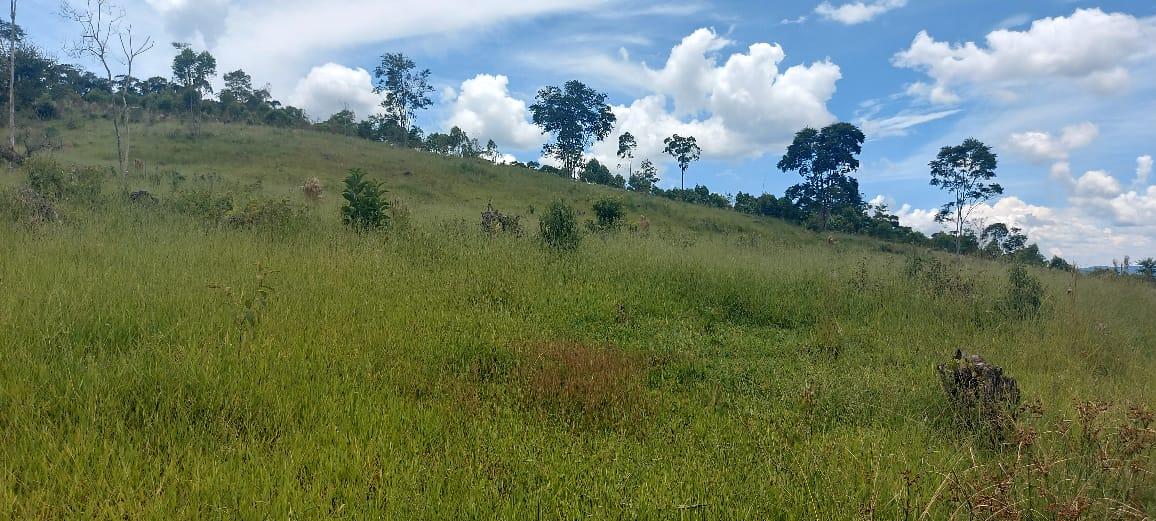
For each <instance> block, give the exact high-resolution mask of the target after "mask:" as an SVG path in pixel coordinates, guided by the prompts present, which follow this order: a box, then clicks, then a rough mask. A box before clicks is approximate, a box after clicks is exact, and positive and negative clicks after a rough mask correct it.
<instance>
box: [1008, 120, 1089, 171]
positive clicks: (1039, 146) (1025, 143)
mask: <svg viewBox="0 0 1156 521" xmlns="http://www.w3.org/2000/svg"><path fill="white" fill-rule="evenodd" d="M1099 135H1100V128H1099V127H1097V126H1096V125H1095V124H1092V123H1087V122H1085V123H1080V124H1078V125H1071V126H1068V127H1064V128H1063V130H1061V131H1060V135H1059V136H1052V135H1051V134H1049V133H1047V132H1041V131H1030V132H1018V133H1015V134H1012V135H1011V136H1010V137H1009V138H1008V146H1009V147H1010V148H1011V149H1012V151H1014V152H1016V153H1018V154H1020V155H1022V156H1024V157H1026V158H1027V159H1028V160H1030V161H1033V162H1036V163H1045V162H1048V161H1060V162H1062V161H1067V160H1068V157H1069V155H1070V154H1071V152H1072V151H1073V150H1076V149H1080V148H1083V147H1086V146H1088V145H1090V144H1092V142H1093V141H1095V140H1096V138H1097V137H1099Z"/></svg>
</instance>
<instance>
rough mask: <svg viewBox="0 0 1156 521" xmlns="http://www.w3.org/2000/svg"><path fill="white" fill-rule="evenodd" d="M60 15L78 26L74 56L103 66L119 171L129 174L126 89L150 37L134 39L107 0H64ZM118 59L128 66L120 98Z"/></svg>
mask: <svg viewBox="0 0 1156 521" xmlns="http://www.w3.org/2000/svg"><path fill="white" fill-rule="evenodd" d="M61 15H62V16H64V17H65V18H67V19H69V20H71V21H73V22H74V23H76V24H77V25H79V26H80V41H78V42H76V43H75V44H74V45H73V47H72V53H73V54H74V55H75V56H77V57H87V58H90V59H92V60H95V61H96V62H97V63H98V64H100V66H101V68H103V69H104V73H105V79H106V80H107V81H108V91H109V92H108V93H109V95H110V96H111V99H112V100H113V101H112V103H110V105H109V109H110V112H113V114H112V116H113V117H112V127H113V131H114V132H115V133H116V158H117V163H118V164H119V166H120V172H121V175H124V176H128V153H129V149H128V135H129V125H130V120H131V118H130V117H129V110H130V108H129V105H128V89H129V87H130V86H131V84H132V64H133V62H134V61H135V60H136V58H138V57H139V56H140V55H142V54H144V53H146V52H148V51H149V50H150V49H152V47H153V42H152V39H151V38H148V37H145V39H144V41H143V42H140V43H138V42H136V41H134V36H133V31H132V26H128V27H122V26H121V21H122V20H123V19H124V16H125V15H124V13H123V12H118V11H117V10H116V7H115V5H114V4H113V3H112V2H110V1H109V0H86V1H85V5H84V7H74V6H72V5H71V4H69V3H68V2H64V4H63V5H62V7H61ZM114 36H115V37H116V38H117V41H118V42H119V43H120V55H118V54H117V49H116V48H115V47H114V46H113V45H114V44H113V41H112V39H113V37H114ZM117 61H120V62H121V63H123V64H124V65H125V67H127V71H126V74H125V75H124V76H125V79H124V82H123V84H122V85H121V91H120V97H119V98H120V99H119V100H117V96H116V94H117V92H116V77H117V75H116V74H113V66H114V63H115V62H117ZM117 101H119V102H120V106H119V107H117V106H116V104H117Z"/></svg>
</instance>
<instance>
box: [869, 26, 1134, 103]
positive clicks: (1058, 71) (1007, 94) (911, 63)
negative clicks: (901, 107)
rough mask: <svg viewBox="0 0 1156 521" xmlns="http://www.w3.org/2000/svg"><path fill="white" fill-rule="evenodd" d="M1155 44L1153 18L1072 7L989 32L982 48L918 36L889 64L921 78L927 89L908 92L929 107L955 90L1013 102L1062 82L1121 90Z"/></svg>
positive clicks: (950, 98)
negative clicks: (1024, 25)
mask: <svg viewBox="0 0 1156 521" xmlns="http://www.w3.org/2000/svg"><path fill="white" fill-rule="evenodd" d="M1154 42H1156V27H1154V23H1153V20H1152V19H1139V18H1136V17H1134V16H1131V15H1128V14H1123V13H1105V12H1103V11H1101V10H1100V9H1078V10H1076V11H1075V12H1074V13H1073V14H1072V15H1071V16H1068V17H1062V16H1061V17H1056V18H1043V19H1040V20H1036V21H1034V22H1032V24H1031V26H1030V27H1029V28H1028V29H1026V30H1024V31H1015V30H1009V29H998V30H995V31H992V32H991V33H989V34H988V35H987V37H986V40H985V43H986V46H981V45H979V44H976V43H975V42H966V43H962V44H950V43H947V42H940V41H936V40H935V39H934V38H933V37H931V35H929V34H928V33H927V32H926V31H921V32H920V33H919V34H918V35H916V37H915V39H914V41H913V42H912V43H911V46H910V47H909V48H908V49H906V50H904V51H901V52H899V53H898V54H896V55H895V56H894V58H893V59H892V61H893V63H894V64H895V65H896V66H897V67H906V68H912V69H917V70H921V71H924V72H926V73H927V75H928V76H929V77H930V78H931V79H932V80H933V83H931V84H928V83H922V82H921V83H917V84H915V85H914V86H912V87H911V88H910V89H909V93H911V94H917V95H922V96H924V97H926V98H928V99H930V100H931V101H932V102H934V103H954V102H957V101H959V100H960V99H961V97H962V95H961V94H960V92H961V91H970V90H975V91H979V92H983V93H986V94H988V95H989V96H995V97H1002V98H1004V99H1015V98H1017V97H1018V95H1017V92H1018V91H1019V90H1021V89H1022V88H1023V87H1024V84H1025V83H1030V82H1035V81H1047V80H1062V79H1068V80H1076V82H1078V83H1082V84H1083V85H1085V86H1087V87H1090V88H1093V89H1095V90H1096V91H1098V92H1120V91H1122V90H1123V89H1125V88H1126V87H1127V86H1128V84H1129V81H1130V77H1131V74H1130V73H1129V71H1128V69H1127V67H1126V66H1127V65H1129V64H1130V63H1131V62H1132V61H1133V60H1135V59H1138V58H1141V57H1145V56H1151V55H1152V54H1153V53H1156V43H1154ZM965 94H971V93H970V92H965Z"/></svg>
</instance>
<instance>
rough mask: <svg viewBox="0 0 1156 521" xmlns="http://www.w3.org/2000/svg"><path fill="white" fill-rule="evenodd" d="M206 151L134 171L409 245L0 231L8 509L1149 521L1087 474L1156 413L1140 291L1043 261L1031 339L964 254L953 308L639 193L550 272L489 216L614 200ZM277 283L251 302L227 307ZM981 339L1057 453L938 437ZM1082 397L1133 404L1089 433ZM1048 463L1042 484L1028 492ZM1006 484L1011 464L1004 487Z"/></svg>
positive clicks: (186, 219) (892, 264)
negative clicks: (385, 199)
mask: <svg viewBox="0 0 1156 521" xmlns="http://www.w3.org/2000/svg"><path fill="white" fill-rule="evenodd" d="M208 132H209V133H210V135H211V136H212V137H211V138H208V140H207V141H203V142H196V143H187V144H186V143H184V142H182V140H181V139H180V138H174V137H172V133H169V132H166V131H165V130H164V129H163V128H160V127H158V128H155V129H152V130H150V131H146V132H144V133H142V134H144V135H143V136H142V138H140V139H139V142H140V143H141V147H140V148H141V149H142V150H146V151H149V152H147V153H149V154H153V156H150V157H148V158H147V160H146V163H147V164H149V165H150V167H149V168H158V169H160V170H161V171H163V170H164V169H167V168H175V169H180V170H181V171H183V172H185V173H187V174H190V175H193V174H196V173H198V172H208V171H217V169H219V173H220V174H221V175H222V177H223V178H225V179H226V180H228V181H230V182H233V183H235V184H236V186H248V185H249V184H251V183H252V182H253V181H254V180H255V179H257V178H258V176H262V177H261V179H262V186H261V188H260V189H259V192H260V193H262V194H266V195H270V196H273V197H297V198H298V199H299V200H301V201H304V196H303V195H301V194H300V193H299V192H298V193H296V194H293V193H292V192H291V190H293V189H294V187H299V186H300V185H301V183H302V182H303V181H304V180H305V179H307V178H309V177H313V176H317V177H318V178H320V179H321V180H322V182H323V183H324V184H325V185H326V186H337V185H338V182H337V179H338V177H339V176H340V175H341V174H342V172H343V171H344V170H345V169H346V168H349V167H353V166H360V167H362V168H365V169H366V170H367V171H370V172H371V173H374V174H377V173H380V175H381V177H382V178H384V179H386V182H387V187H388V188H389V189H390V190H391V192H392V193H393V194H395V195H396V196H397V197H398V198H399V199H400V200H401V201H403V202H404V203H405V204H406V205H407V206H409V207H410V208H412V213H413V216H414V219H413V223H412V225H411V226H409V227H408V228H407V229H405V230H397V229H394V230H392V231H386V232H384V233H373V234H357V233H352V232H350V231H347V230H345V229H343V227H342V226H341V225H340V223H339V219H338V212H337V208H336V205H337V201H335V199H337V198H334V197H328V198H324V199H322V201H321V202H320V203H319V204H317V205H315V206H310V207H308V209H307V210H305V212H306V214H305V216H304V218H303V222H302V223H300V224H299V225H296V226H293V227H290V228H287V229H284V230H273V231H270V230H268V229H262V228H236V227H228V226H219V225H213V224H207V222H206V221H205V219H203V218H201V217H198V216H195V215H189V214H185V213H178V212H173V211H170V210H168V209H167V207H166V206H165V205H164V204H161V205H158V206H156V207H140V206H134V205H131V204H129V203H127V202H121V198H120V197H119V196H117V195H116V194H110V195H109V202H106V203H104V204H102V205H99V206H96V207H92V206H76V207H69V208H65V209H64V212H63V214H64V222H63V223H61V224H56V225H47V226H40V227H37V228H35V229H32V228H29V227H27V226H23V225H18V224H13V223H9V222H3V223H0V245H2V246H0V247H2V249H3V255H0V289H2V291H0V332H3V334H0V484H2V486H0V516H2V517H17V518H113V517H125V516H127V517H134V518H135V517H154V518H166V519H171V518H185V519H193V518H246V519H248V518H270V517H271V518H290V517H292V518H324V517H347V518H358V519H361V518H396V519H444V518H511V519H513V518H531V517H534V518H538V517H541V518H547V519H570V518H578V517H594V518H614V519H618V518H645V519H671V518H687V519H702V518H708V519H720V518H721V519H767V518H788V519H792V518H793V519H819V518H822V519H845V518H851V517H866V518H879V519H896V518H906V519H916V518H919V517H920V516H921V514H926V517H927V518H934V519H942V518H950V517H954V518H957V519H965V518H968V516H974V517H978V518H987V517H989V516H992V515H995V516H997V517H998V516H999V515H1010V513H1011V512H1012V510H1010V509H1008V508H1004V509H1003V510H1001V511H1000V512H998V513H994V514H993V510H984V508H983V507H982V505H981V503H983V498H988V496H991V497H995V496H994V495H993V494H990V492H992V490H996V491H1003V493H1004V495H1003V496H1000V497H998V498H996V499H999V500H1001V501H1004V503H1007V504H1011V505H1012V506H1015V507H1016V508H1018V510H1017V511H1018V512H1020V513H1021V514H1023V515H1025V516H1026V517H1049V516H1050V517H1058V516H1059V515H1060V514H1059V513H1058V512H1059V511H1060V508H1061V507H1065V506H1072V505H1075V506H1076V507H1079V506H1080V504H1081V503H1080V502H1082V501H1087V502H1088V503H1089V506H1087V509H1086V511H1085V512H1084V515H1088V516H1092V517H1093V518H1113V517H1120V518H1126V514H1128V515H1130V514H1133V513H1135V512H1147V515H1149V516H1151V515H1152V513H1153V511H1156V487H1153V486H1152V485H1153V481H1152V478H1151V472H1153V471H1156V467H1154V466H1153V463H1152V459H1151V449H1147V450H1146V451H1140V452H1138V453H1137V454H1138V456H1135V457H1133V459H1131V460H1128V461H1129V466H1128V468H1130V469H1131V468H1132V467H1136V466H1138V467H1137V468H1135V469H1132V470H1130V471H1128V472H1127V473H1125V472H1123V471H1122V470H1121V471H1119V472H1116V471H1113V470H1111V469H1109V470H1105V467H1106V465H1104V464H1103V463H1104V458H1099V456H1098V455H1099V454H1105V455H1106V456H1105V458H1107V459H1110V460H1112V461H1123V459H1124V456H1123V449H1122V448H1121V446H1118V445H1115V444H1114V443H1116V442H1117V441H1119V440H1121V439H1122V438H1121V436H1122V435H1123V434H1126V433H1128V432H1131V431H1128V430H1126V427H1128V426H1134V424H1133V423H1129V422H1130V421H1131V420H1128V419H1126V418H1125V415H1126V410H1127V408H1128V406H1129V405H1132V406H1136V407H1140V406H1144V405H1147V406H1149V407H1150V406H1151V405H1152V404H1153V403H1156V388H1154V387H1153V381H1154V380H1153V378H1152V374H1156V359H1154V357H1156V354H1154V352H1153V351H1154V350H1153V346H1154V345H1156V324H1154V323H1153V321H1152V320H1151V309H1153V308H1154V306H1156V292H1153V290H1152V288H1150V287H1146V286H1141V285H1136V284H1129V283H1125V282H1116V281H1091V280H1089V281H1083V280H1082V281H1080V284H1079V286H1078V287H1077V288H1076V291H1075V292H1073V293H1072V294H1070V295H1069V294H1068V292H1067V291H1066V290H1067V288H1068V287H1069V286H1070V285H1071V281H1070V278H1069V277H1067V276H1064V275H1061V274H1055V273H1043V272H1032V274H1033V276H1036V277H1039V278H1040V279H1041V280H1042V284H1043V287H1044V289H1045V297H1044V301H1043V305H1042V307H1041V310H1040V312H1039V313H1038V314H1035V315H1031V316H1022V317H1021V316H1013V315H1010V314H1008V313H1006V312H1005V311H1004V308H1003V307H1002V302H1003V301H1004V299H1005V298H1006V295H1007V269H1006V266H1003V265H999V264H992V263H983V262H978V261H966V262H965V263H964V264H963V265H962V267H961V268H957V267H956V266H957V265H956V264H954V263H948V266H950V271H949V273H947V274H946V275H944V276H947V277H954V278H955V279H953V280H963V281H966V282H968V284H962V285H960V286H961V287H966V289H962V290H958V291H957V290H944V289H943V288H942V287H939V286H937V285H935V284H929V283H928V281H927V280H926V279H924V278H920V277H911V276H909V275H908V271H907V270H906V269H905V267H906V265H907V263H908V261H907V260H906V259H905V257H904V256H903V255H894V254H888V253H884V252H883V251H881V248H880V247H879V245H878V244H876V243H873V242H866V241H863V242H860V241H854V240H845V241H841V242H840V243H839V244H837V245H829V244H827V243H826V242H825V241H820V240H817V239H816V238H814V237H811V236H810V235H808V234H806V233H804V232H801V231H799V230H797V229H795V228H791V227H787V226H785V225H782V224H779V223H774V222H762V221H755V220H752V219H749V218H747V217H744V216H738V215H734V214H732V213H724V212H719V211H714V210H708V209H702V208H695V207H689V206H685V205H678V204H674V203H669V202H665V201H653V200H650V199H646V198H639V197H635V196H633V195H624V197H626V199H625V201H626V205H627V208H628V211H629V213H630V214H631V215H630V217H631V218H634V217H636V216H637V215H639V214H645V215H646V216H647V218H648V219H649V220H651V221H652V222H654V223H655V225H656V226H655V229H653V230H652V231H650V232H648V233H642V232H630V231H620V232H617V233H607V234H600V235H593V236H589V237H587V239H586V240H584V241H582V243H581V245H580V246H579V247H578V249H577V250H575V251H573V252H568V253H562V254H559V253H554V252H551V251H548V250H547V249H544V248H543V247H542V246H541V245H540V243H539V241H538V240H537V239H536V237H521V238H519V237H516V236H513V235H493V236H491V235H489V234H486V233H484V232H483V231H482V230H481V227H480V224H479V215H480V213H481V211H482V210H484V208H485V206H486V203H487V202H488V201H489V200H493V201H494V204H495V206H498V207H501V208H503V209H507V208H524V209H526V212H525V215H526V216H527V218H528V219H532V220H536V215H537V211H540V209H542V208H545V207H546V206H547V204H548V203H549V202H550V201H552V200H554V199H556V198H559V197H561V198H563V199H565V200H567V202H569V203H570V204H572V205H574V206H575V207H579V208H589V202H590V201H593V200H595V199H597V198H599V197H601V196H602V195H603V193H604V192H603V191H602V190H601V189H598V188H593V187H585V186H578V185H575V184H571V183H568V182H565V181H562V180H556V179H552V178H548V177H546V176H539V175H536V174H528V173H523V172H519V171H515V170H512V169H505V168H501V167H483V166H472V164H471V165H468V166H469V168H465V167H462V166H461V164H460V162H457V161H455V160H441V159H435V158H428V157H424V156H418V155H413V154H411V153H410V152H406V151H383V149H382V148H379V147H373V146H370V145H368V144H364V143H360V142H353V141H349V142H346V141H345V140H344V139H341V138H334V137H330V136H319V135H314V134H308V133H305V134H296V133H290V132H282V131H275V130H269V129H245V128H239V127H220V128H214V129H210V130H209V131H208ZM99 139H100V138H99V137H98V136H97V135H96V134H88V133H85V132H81V133H78V134H74V135H69V136H67V137H66V140H70V141H74V142H75V146H74V147H73V148H70V149H69V150H66V151H65V153H64V154H63V156H64V157H65V158H68V159H72V160H77V161H81V162H89V161H91V162H93V163H96V162H100V161H107V159H108V158H107V157H103V156H100V155H99V154H97V151H98V150H99V149H100V148H99V147H98V146H96V144H91V145H90V144H88V143H87V142H86V141H85V140H92V141H93V142H94V143H95V142H97V141H99ZM288 139H292V140H293V142H292V145H293V146H292V147H290V146H289V144H281V145H278V146H273V144H275V143H281V142H282V140H288ZM318 150H325V151H326V154H329V157H330V158H329V159H319V160H316V161H314V160H312V159H309V157H310V156H311V155H312V154H317V155H318V157H320V156H321V154H320V153H319V152H317V151H318ZM162 158H167V159H163V160H164V161H165V162H166V164H165V165H163V167H162V166H159V165H157V163H158V162H160V161H162ZM232 158H236V159H232ZM241 165H244V166H241ZM405 171H410V172H411V174H410V175H408V176H407V175H405V174H404V172H405ZM14 182H15V181H10V183H9V184H11V183H14ZM186 182H192V181H186ZM127 184H128V185H131V186H129V188H132V189H138V188H142V187H143V188H148V187H151V186H152V181H151V180H150V178H149V177H148V175H147V174H146V175H145V176H143V177H138V178H132V179H130V180H129V181H128V182H127ZM117 190H120V189H119V188H117V189H115V190H114V189H110V190H109V191H110V192H116V191H117ZM154 190H155V191H156V193H157V194H158V195H159V196H160V197H161V198H162V200H163V199H165V198H167V197H171V195H170V191H171V188H170V187H166V186H165V185H164V184H162V183H157V184H156V188H155V189H154ZM531 206H533V207H534V208H535V209H536V212H535V213H533V214H531V213H530V212H529V208H530V207H531ZM527 229H530V230H536V229H537V226H533V225H532V224H531V225H528V226H527ZM259 276H261V277H263V278H262V279H261V283H260V284H262V285H264V286H265V287H267V296H266V298H265V300H264V303H263V305H261V306H250V305H247V304H246V303H245V299H243V298H241V299H238V298H236V296H237V295H238V294H240V293H243V292H245V291H249V292H250V293H249V294H250V295H251V294H252V293H251V292H252V291H256V288H258V287H260V286H258V277H259ZM223 287H229V288H232V289H233V291H234V292H233V293H228V292H225V291H222V289H221V288H223ZM249 313H252V314H253V315H254V320H253V321H251V322H249V321H246V320H239V319H238V318H239V317H241V318H244V317H246V316H248V314H249ZM241 328H243V329H244V331H240V330H239V329H241ZM960 347H965V348H967V349H968V350H969V351H973V352H979V353H982V354H983V355H984V356H985V357H986V358H987V359H988V360H991V361H993V362H995V363H998V364H1000V365H1002V366H1003V367H1004V368H1005V369H1006V370H1007V371H1008V372H1009V373H1010V374H1012V375H1013V376H1015V377H1016V378H1017V379H1018V380H1019V383H1020V387H1021V389H1022V391H1023V394H1024V397H1025V399H1027V400H1029V401H1031V402H1033V403H1037V402H1038V410H1037V412H1033V413H1032V414H1025V415H1024V416H1023V417H1022V418H1021V420H1020V428H1021V429H1022V430H1023V433H1025V435H1026V433H1028V432H1029V429H1034V431H1035V432H1036V434H1037V437H1036V438H1035V439H1032V440H1028V439H1026V438H1023V439H1016V440H1013V441H1010V442H1009V443H1008V444H1006V445H1001V446H995V447H993V446H990V445H989V444H986V443H984V442H983V440H981V439H979V438H977V437H974V436H970V435H969V434H968V433H967V432H964V431H961V430H960V429H958V427H957V426H956V425H954V424H953V423H952V422H951V421H950V418H949V415H947V414H945V408H946V407H947V401H946V398H945V397H944V396H943V392H942V390H941V389H940V388H939V382H938V379H937V377H936V374H935V370H934V367H935V364H936V363H937V362H940V361H943V360H944V359H946V358H947V357H949V356H950V354H951V353H953V352H954V351H955V349H957V348H960ZM1089 400H1105V401H1111V402H1113V404H1114V405H1113V407H1112V408H1111V410H1110V411H1109V412H1105V413H1103V414H1101V415H1099V417H1100V419H1099V420H1094V421H1099V422H1100V423H1097V424H1096V425H1098V426H1099V427H1094V428H1090V429H1086V430H1085V429H1082V428H1081V427H1080V425H1082V423H1081V418H1084V417H1085V416H1086V415H1087V413H1086V412H1085V414H1083V415H1081V414H1080V413H1079V412H1078V411H1077V406H1081V407H1083V408H1086V407H1087V405H1086V404H1085V402H1087V401H1089ZM1081 404H1085V405H1081ZM1109 417H1110V418H1111V420H1109V419H1108V418H1109ZM1065 426H1066V427H1065ZM1129 428H1132V427H1129ZM1141 430H1142V429H1141ZM1093 431H1094V435H1093V436H1084V434H1083V433H1085V432H1093ZM1035 440H1040V441H1038V442H1037V441H1035ZM1025 442H1026V443H1025ZM1059 459H1064V461H1067V462H1069V463H1068V464H1067V466H1066V467H1059V466H1056V467H1049V468H1054V469H1055V470H1053V471H1052V472H1053V473H1054V475H1055V476H1056V478H1055V480H1054V481H1047V480H1042V481H1041V480H1027V479H1020V477H1021V476H1027V475H1032V476H1037V475H1039V469H1040V468H1041V467H1040V466H1041V464H1043V463H1046V462H1049V461H1053V460H1059ZM1008 469H1022V471H1021V472H1020V473H1019V474H1014V476H1013V477H1012V485H1011V486H1009V487H1004V488H1000V487H996V488H995V489H993V488H991V487H990V485H991V484H999V483H1002V482H1003V481H1005V480H1006V479H1008V473H1007V472H1006V471H1007V470H1008ZM1032 472H1035V473H1036V474H1031V473H1032ZM1077 482H1078V483H1086V485H1080V486H1075V485H1072V484H1073V483H1077ZM1040 487H1046V488H1047V490H1048V494H1051V495H1050V496H1049V495H1046V494H1041V493H1040ZM1005 489H1006V490H1005ZM988 499H990V498H988ZM993 502H994V500H992V501H988V503H993ZM993 504H994V503H993ZM1052 507H1054V508H1052ZM1077 510H1079V509H1077ZM1025 512H1026V514H1024V513H1025ZM1064 512H1067V510H1065V511H1064Z"/></svg>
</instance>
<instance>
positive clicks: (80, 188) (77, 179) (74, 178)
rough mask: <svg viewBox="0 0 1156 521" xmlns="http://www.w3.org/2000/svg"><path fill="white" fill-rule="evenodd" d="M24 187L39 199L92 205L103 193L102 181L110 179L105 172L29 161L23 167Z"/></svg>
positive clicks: (103, 170) (50, 162)
mask: <svg viewBox="0 0 1156 521" xmlns="http://www.w3.org/2000/svg"><path fill="white" fill-rule="evenodd" d="M24 170H25V172H27V175H28V185H29V186H30V187H31V188H32V190H35V191H36V192H37V193H39V194H40V195H43V196H44V197H47V198H49V199H52V200H65V199H67V200H72V201H77V202H85V203H92V202H96V201H98V200H99V199H100V196H101V194H102V193H103V192H104V181H105V179H106V178H107V177H109V175H110V170H109V169H108V168H100V167H94V166H83V167H72V168H69V169H65V168H64V167H63V166H61V165H60V164H59V163H57V162H56V161H55V160H52V159H49V158H36V157H34V158H31V159H29V160H28V161H26V162H25V163H24Z"/></svg>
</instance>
